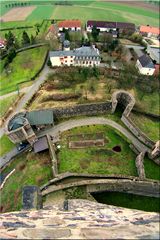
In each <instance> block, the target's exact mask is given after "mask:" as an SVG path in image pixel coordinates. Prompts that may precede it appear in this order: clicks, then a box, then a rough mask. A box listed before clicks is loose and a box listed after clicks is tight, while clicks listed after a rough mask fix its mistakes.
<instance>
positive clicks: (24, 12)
mask: <svg viewBox="0 0 160 240" xmlns="http://www.w3.org/2000/svg"><path fill="white" fill-rule="evenodd" d="M35 8H36V6H31V7H16V8H12V9H11V10H10V11H8V12H7V13H5V14H4V15H3V16H2V18H1V19H0V20H1V21H2V22H12V21H23V20H25V19H26V18H27V17H28V16H29V15H30V14H31V13H32V12H33V10H34V9H35Z"/></svg>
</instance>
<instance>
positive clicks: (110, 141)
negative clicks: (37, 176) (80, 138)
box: [58, 125, 137, 176]
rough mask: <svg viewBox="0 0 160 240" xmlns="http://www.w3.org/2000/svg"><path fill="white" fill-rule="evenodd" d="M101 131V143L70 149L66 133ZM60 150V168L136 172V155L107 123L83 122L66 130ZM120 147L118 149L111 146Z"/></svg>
mask: <svg viewBox="0 0 160 240" xmlns="http://www.w3.org/2000/svg"><path fill="white" fill-rule="evenodd" d="M99 132H103V133H104V137H105V145H104V147H87V148H82V149H69V148H68V136H70V135H78V134H86V133H90V134H96V133H99ZM60 145H61V150H60V151H59V153H58V159H59V172H60V173H62V172H66V171H69V172H77V173H94V174H96V173H97V174H124V175H132V176H137V173H136V167H135V157H136V155H135V154H134V153H133V152H132V151H131V149H130V148H129V143H128V142H127V141H126V139H125V138H124V137H123V136H121V134H120V133H118V132H116V131H115V130H114V129H112V128H110V127H108V126H101V125H96V126H93V125H91V126H83V127H77V128H74V129H71V130H69V131H66V132H64V133H63V134H62V136H61V141H60ZM117 145H118V146H120V147H121V152H114V151H113V150H112V148H113V147H115V146H117Z"/></svg>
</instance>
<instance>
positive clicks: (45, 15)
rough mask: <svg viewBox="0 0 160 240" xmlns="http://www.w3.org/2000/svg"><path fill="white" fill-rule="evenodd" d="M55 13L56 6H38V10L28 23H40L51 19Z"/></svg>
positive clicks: (31, 15) (29, 18)
mask: <svg viewBox="0 0 160 240" xmlns="http://www.w3.org/2000/svg"><path fill="white" fill-rule="evenodd" d="M53 11H54V6H53V5H51V6H37V8H36V9H35V10H34V11H33V12H32V13H31V14H30V15H29V16H28V17H27V19H26V20H27V21H28V22H30V21H39V20H43V19H50V18H51V16H52V13H53Z"/></svg>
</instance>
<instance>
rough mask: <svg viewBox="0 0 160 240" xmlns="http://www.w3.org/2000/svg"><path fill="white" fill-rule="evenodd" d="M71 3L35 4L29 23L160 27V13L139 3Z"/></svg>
mask: <svg viewBox="0 0 160 240" xmlns="http://www.w3.org/2000/svg"><path fill="white" fill-rule="evenodd" d="M70 3H72V4H73V5H71V6H70V5H53V4H51V3H49V2H48V4H47V3H45V5H44V1H42V3H41V2H40V1H39V2H38V3H37V4H36V2H35V4H33V3H32V5H33V6H34V5H36V6H37V8H36V9H35V10H34V11H33V12H32V13H31V14H30V15H29V16H28V17H27V21H33V20H39V19H43V18H47V19H49V18H52V19H80V20H82V21H83V23H85V22H86V21H87V20H89V19H95V20H106V21H107V20H109V21H126V22H133V23H135V24H137V25H140V24H149V25H153V26H159V13H158V11H155V8H153V7H152V5H151V7H150V8H149V7H147V8H146V7H144V6H143V5H141V4H140V5H139V4H138V3H137V5H136V4H134V5H133V6H132V7H131V6H130V5H128V4H127V3H126V4H124V3H123V4H120V3H117V2H116V3H115V2H114V3H113V2H104V1H103V2H102V1H71V2H70ZM8 10H9V9H8ZM9 11H10V10H9ZM6 12H7V9H6V8H5V7H4V6H3V7H2V15H3V14H5V13H6ZM82 12H83V14H82ZM6 14H7V13H6ZM12 17H14V16H12Z"/></svg>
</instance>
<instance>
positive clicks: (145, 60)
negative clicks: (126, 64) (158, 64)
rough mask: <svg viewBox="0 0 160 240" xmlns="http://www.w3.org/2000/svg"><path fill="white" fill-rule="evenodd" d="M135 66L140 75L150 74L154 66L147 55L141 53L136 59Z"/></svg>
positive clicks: (153, 70) (152, 72)
mask: <svg viewBox="0 0 160 240" xmlns="http://www.w3.org/2000/svg"><path fill="white" fill-rule="evenodd" d="M136 67H137V68H138V70H139V73H140V74H142V75H148V76H152V75H153V74H154V72H155V66H154V64H153V62H152V61H151V59H150V57H149V56H148V55H143V56H141V57H139V58H138V59H137V62H136Z"/></svg>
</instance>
